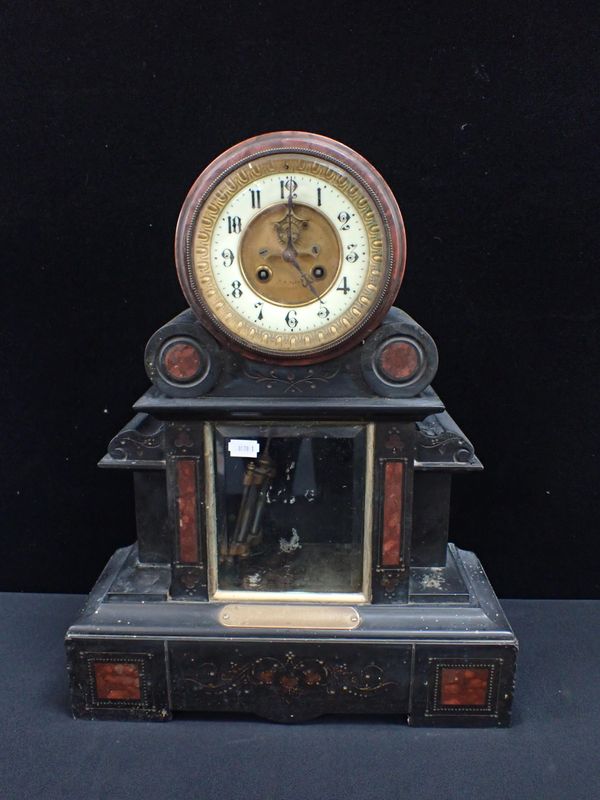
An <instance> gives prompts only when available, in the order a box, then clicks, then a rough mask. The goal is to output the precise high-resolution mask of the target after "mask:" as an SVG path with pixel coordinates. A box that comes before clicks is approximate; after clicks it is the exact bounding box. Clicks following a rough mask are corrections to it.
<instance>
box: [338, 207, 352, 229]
mask: <svg viewBox="0 0 600 800" xmlns="http://www.w3.org/2000/svg"><path fill="white" fill-rule="evenodd" d="M338 220H339V221H340V222H341V225H340V230H341V231H347V230H350V214H349V213H348V212H347V211H340V213H339V214H338Z"/></svg>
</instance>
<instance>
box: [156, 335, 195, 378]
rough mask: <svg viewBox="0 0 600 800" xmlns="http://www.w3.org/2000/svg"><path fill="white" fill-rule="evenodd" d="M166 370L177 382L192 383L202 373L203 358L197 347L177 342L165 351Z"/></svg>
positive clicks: (164, 362)
mask: <svg viewBox="0 0 600 800" xmlns="http://www.w3.org/2000/svg"><path fill="white" fill-rule="evenodd" d="M163 364H164V368H165V370H166V372H167V375H169V377H171V378H173V379H174V380H176V381H190V380H192V379H193V378H195V377H196V376H197V375H198V373H199V372H200V367H201V366H202V358H201V356H200V352H199V350H198V348H197V347H194V346H193V345H191V344H187V343H186V342H177V343H175V344H173V345H171V346H170V347H169V348H167V350H166V351H165V354H164V356H163Z"/></svg>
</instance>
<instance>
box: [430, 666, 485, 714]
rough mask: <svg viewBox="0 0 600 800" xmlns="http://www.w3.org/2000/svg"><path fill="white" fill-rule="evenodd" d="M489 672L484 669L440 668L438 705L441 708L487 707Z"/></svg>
mask: <svg viewBox="0 0 600 800" xmlns="http://www.w3.org/2000/svg"><path fill="white" fill-rule="evenodd" d="M489 684H490V670H489V669H488V668H486V667H468V668H465V667H442V668H441V691H440V703H441V705H443V706H485V705H487V699H488V697H487V695H488V688H489Z"/></svg>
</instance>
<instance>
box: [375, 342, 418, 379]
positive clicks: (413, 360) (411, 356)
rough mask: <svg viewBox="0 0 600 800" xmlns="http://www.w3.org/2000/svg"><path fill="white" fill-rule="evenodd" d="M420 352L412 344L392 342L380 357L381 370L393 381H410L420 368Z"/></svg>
mask: <svg viewBox="0 0 600 800" xmlns="http://www.w3.org/2000/svg"><path fill="white" fill-rule="evenodd" d="M419 362H420V358H419V352H418V350H417V348H416V347H415V346H414V345H412V344H411V343H410V342H392V343H391V344H388V345H387V347H384V348H383V350H382V351H381V355H380V356H379V369H380V370H381V371H382V372H383V374H384V375H385V376H386V377H387V378H390V379H391V380H393V381H402V380H408V378H411V377H412V376H413V375H414V374H415V372H416V371H417V369H418V368H419Z"/></svg>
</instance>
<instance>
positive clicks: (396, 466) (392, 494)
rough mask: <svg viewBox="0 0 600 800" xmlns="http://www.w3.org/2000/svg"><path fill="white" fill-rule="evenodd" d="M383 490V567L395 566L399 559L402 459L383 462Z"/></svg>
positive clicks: (401, 512) (402, 482)
mask: <svg viewBox="0 0 600 800" xmlns="http://www.w3.org/2000/svg"><path fill="white" fill-rule="evenodd" d="M383 491H384V498H383V531H382V537H381V564H382V566H384V567H397V566H398V565H399V564H400V561H401V553H402V515H403V511H404V463H403V462H402V461H386V462H385V465H384V473H383Z"/></svg>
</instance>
